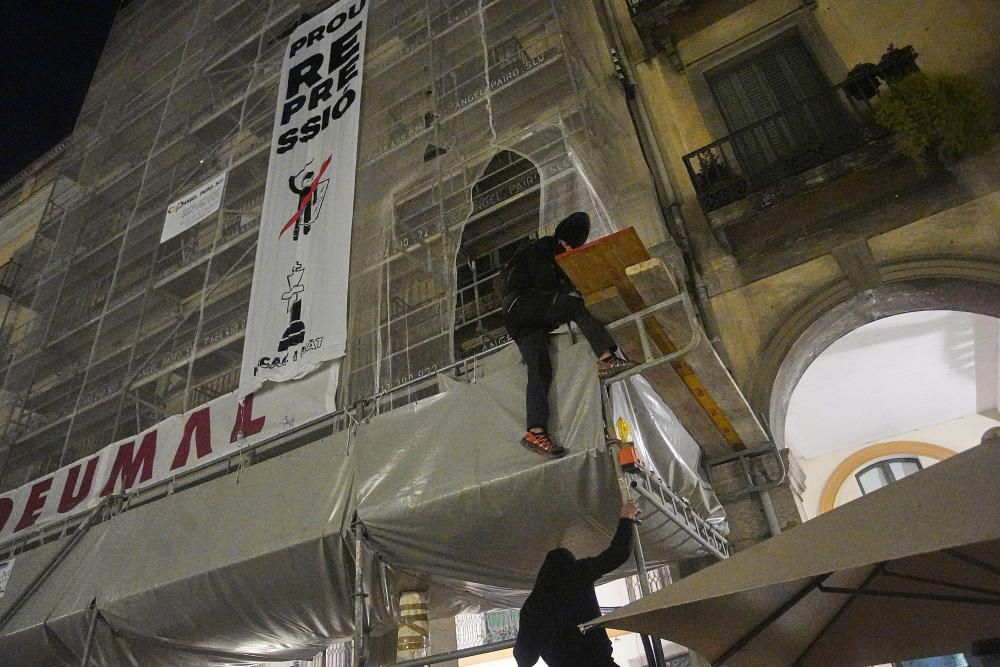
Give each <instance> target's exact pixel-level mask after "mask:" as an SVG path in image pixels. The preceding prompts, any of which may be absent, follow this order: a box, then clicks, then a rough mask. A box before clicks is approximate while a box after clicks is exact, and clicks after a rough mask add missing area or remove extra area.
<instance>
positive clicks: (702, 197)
mask: <svg viewBox="0 0 1000 667" xmlns="http://www.w3.org/2000/svg"><path fill="white" fill-rule="evenodd" d="M844 99H846V93H843V92H841V90H840V88H839V87H835V88H834V89H833V90H832V91H830V92H827V93H824V94H822V95H815V96H812V97H808V98H806V99H804V100H802V101H800V102H798V103H796V104H795V105H794V106H791V107H787V108H785V109H782V110H781V111H779V112H777V113H775V114H772V115H770V116H767V117H765V118H762V119H761V120H758V121H756V122H754V123H751V124H750V125H747V126H746V127H743V128H741V129H739V130H737V131H736V132H733V133H732V134H730V135H728V136H726V137H723V138H722V139H719V140H718V141H714V142H712V143H710V144H708V145H707V146H703V147H702V148H699V149H698V150H696V151H693V152H691V153H688V154H687V155H685V156H684V158H683V159H684V165H685V167H686V168H687V172H688V176H689V177H690V178H691V183H692V184H693V185H694V189H695V192H696V193H697V194H698V201H699V202H700V203H701V206H702V209H703V210H704V211H705V212H706V213H711V212H713V211H717V210H719V209H721V208H723V207H725V206H727V205H729V204H732V203H733V202H736V201H738V200H741V199H744V198H745V197H747V196H748V195H751V194H753V193H759V192H761V191H763V190H765V189H768V188H772V187H773V186H775V185H776V184H778V183H780V182H782V181H783V180H785V179H787V178H789V177H791V176H796V175H798V174H802V173H804V172H807V171H809V170H811V169H814V168H816V167H819V166H820V165H824V164H826V163H828V162H830V161H832V160H834V159H835V158H838V157H840V156H842V155H845V154H847V153H850V152H851V151H854V150H856V149H858V148H859V147H861V146H863V145H865V144H867V143H870V142H871V141H873V140H875V139H878V138H881V137H883V136H885V130H883V129H882V128H880V127H878V126H877V125H875V124H874V123H873V122H872V121H871V120H869V116H870V114H869V113H868V112H869V111H870V109H871V106H870V104H868V103H867V102H865V103H864V104H863V105H860V106H856V105H855V104H854V103H852V104H850V106H847V105H845V104H844V102H843V100H844ZM765 199H768V198H765ZM771 199H773V196H772V197H771ZM766 203H767V202H766V201H764V202H761V204H758V206H760V205H766Z"/></svg>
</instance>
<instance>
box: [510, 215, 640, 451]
mask: <svg viewBox="0 0 1000 667" xmlns="http://www.w3.org/2000/svg"><path fill="white" fill-rule="evenodd" d="M589 235H590V217H589V216H588V215H587V214H586V213H583V212H577V213H573V214H572V215H570V216H568V217H566V218H565V219H563V220H562V221H561V222H560V223H559V224H558V225H557V226H556V229H555V233H554V235H553V236H543V237H541V238H539V239H537V240H535V241H532V242H531V243H530V244H528V245H526V246H525V247H523V248H521V249H520V250H518V251H517V252H516V253H515V254H514V257H512V258H511V260H510V261H509V262H508V263H507V265H506V266H505V267H504V268H503V270H502V273H501V276H502V278H503V281H504V292H505V294H504V298H503V301H502V306H503V316H504V324H505V325H506V327H507V331H508V332H509V333H510V336H511V338H513V339H514V342H515V343H516V344H517V348H518V350H520V352H521V358H522V359H523V360H524V363H525V365H526V366H527V367H528V386H527V391H526V394H525V412H526V417H527V427H528V430H527V433H525V435H524V437H523V438H521V444H522V445H523V446H524V447H526V448H528V449H530V450H531V451H533V452H537V453H538V454H541V455H542V456H545V457H546V458H559V457H560V456H563V455H564V454H565V453H566V449H565V448H564V447H561V446H560V445H557V444H556V443H555V441H553V439H552V437H551V436H550V435H549V433H548V421H549V386H550V385H551V384H552V360H551V358H550V356H549V332H551V331H552V330H553V329H555V328H556V327H558V326H560V325H561V324H565V323H566V322H573V323H574V324H576V325H577V326H578V327H579V328H580V332H581V333H582V334H583V337H584V338H586V339H587V342H588V343H589V344H590V348H591V349H592V350H593V351H594V354H595V355H596V356H597V372H598V375H599V376H600V377H601V378H610V377H613V376H614V375H617V374H618V373H621V372H623V371H626V370H628V369H630V368H632V367H634V366H635V365H636V364H635V363H634V362H632V361H628V360H627V359H624V358H623V357H621V356H620V355H619V354H618V353H617V350H618V346H617V345H615V341H614V339H612V338H611V335H610V334H609V333H608V331H607V329H605V328H604V325H603V324H601V323H600V322H598V321H597V319H596V318H594V316H593V315H591V314H590V311H589V310H587V307H586V306H585V305H584V303H583V299H582V298H580V296H579V294H577V292H576V288H575V287H574V286H573V283H572V282H570V279H569V278H568V277H567V276H566V274H565V273H563V270H562V269H561V268H559V265H558V264H557V263H556V260H555V258H556V255H558V254H561V253H563V252H566V251H569V250H572V249H573V248H579V247H580V246H582V245H583V244H584V243H586V242H587V237H588V236H589Z"/></svg>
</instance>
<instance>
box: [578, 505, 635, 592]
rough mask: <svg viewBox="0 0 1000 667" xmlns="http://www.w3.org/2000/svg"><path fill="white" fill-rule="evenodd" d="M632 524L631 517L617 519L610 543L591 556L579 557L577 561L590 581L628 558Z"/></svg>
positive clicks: (630, 551) (630, 548)
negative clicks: (616, 527) (616, 526)
mask: <svg viewBox="0 0 1000 667" xmlns="http://www.w3.org/2000/svg"><path fill="white" fill-rule="evenodd" d="M633 525H634V523H633V521H632V520H631V519H619V521H618V529H617V530H616V531H615V536H614V537H612V538H611V545H610V546H609V547H608V548H607V549H605V550H604V551H602V552H601V553H599V554H598V555H596V556H594V557H593V558H581V559H580V560H579V561H577V562H578V563H579V565H580V567H581V569H582V570H583V571H584V572H586V573H587V576H589V577H590V579H591V580H592V581H597V580H598V579H600V578H601V577H603V576H604V575H606V574H607V573H608V572H611V571H612V570H614V569H615V568H617V567H619V566H620V565H621V564H622V563H624V562H625V561H626V560H628V557H629V555H631V553H632V534H633V532H634V531H633V529H632V526H633Z"/></svg>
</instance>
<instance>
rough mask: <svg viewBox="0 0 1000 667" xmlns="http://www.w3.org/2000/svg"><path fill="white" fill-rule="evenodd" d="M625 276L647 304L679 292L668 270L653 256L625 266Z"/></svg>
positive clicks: (664, 299) (668, 297) (670, 297)
mask: <svg viewBox="0 0 1000 667" xmlns="http://www.w3.org/2000/svg"><path fill="white" fill-rule="evenodd" d="M625 277H626V278H627V279H628V281H629V282H630V283H632V286H633V287H635V289H636V292H638V293H639V296H640V297H642V300H643V301H644V302H646V303H647V304H653V303H660V302H661V301H666V300H667V299H672V298H674V297H675V296H677V295H678V294H680V293H681V292H680V290H679V289H678V287H677V281H675V280H674V276H673V275H672V274H671V273H670V270H669V269H668V268H667V267H666V266H665V265H664V264H663V261H662V260H660V259H657V258H655V257H654V258H653V259H647V260H646V261H645V262H639V263H638V264H633V265H632V266H628V267H625Z"/></svg>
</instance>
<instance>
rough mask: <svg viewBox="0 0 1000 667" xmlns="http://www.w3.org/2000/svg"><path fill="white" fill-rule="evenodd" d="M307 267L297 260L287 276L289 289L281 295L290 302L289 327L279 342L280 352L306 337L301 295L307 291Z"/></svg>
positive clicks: (299, 342) (297, 343)
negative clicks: (305, 283)
mask: <svg viewBox="0 0 1000 667" xmlns="http://www.w3.org/2000/svg"><path fill="white" fill-rule="evenodd" d="M305 272H306V270H305V267H303V266H302V264H301V263H300V262H295V265H294V266H293V267H292V272H291V273H289V274H288V275H287V276H285V280H287V281H288V291H287V292H284V293H283V294H282V295H281V299H282V300H283V301H287V302H288V328H287V329H285V333H284V334H282V336H281V341H280V342H279V343H278V352H284V351H285V350H287V349H288V348H290V347H294V346H295V345H299V344H301V343H302V342H303V341H304V340H305V339H306V325H305V323H304V322H303V321H302V300H301V298H300V295H301V294H302V292H304V291H305V289H306V288H305V285H303V284H302V278H303V276H304V275H305Z"/></svg>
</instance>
